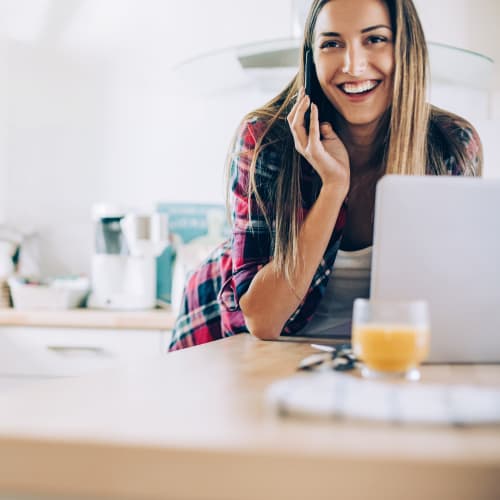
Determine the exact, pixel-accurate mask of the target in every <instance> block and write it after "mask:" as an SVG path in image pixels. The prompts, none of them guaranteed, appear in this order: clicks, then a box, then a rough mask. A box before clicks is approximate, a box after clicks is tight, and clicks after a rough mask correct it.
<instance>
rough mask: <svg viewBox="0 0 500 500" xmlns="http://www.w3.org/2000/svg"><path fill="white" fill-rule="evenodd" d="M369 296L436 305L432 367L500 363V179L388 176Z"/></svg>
mask: <svg viewBox="0 0 500 500" xmlns="http://www.w3.org/2000/svg"><path fill="white" fill-rule="evenodd" d="M370 293H371V297H373V298H377V299H389V300H397V299H425V300H427V301H428V302H429V305H430V315H431V349H430V356H429V360H428V361H429V362H500V179H480V178H471V177H445V176H440V177H436V176H422V177H418V176H399V175H388V176H385V177H383V178H382V179H381V180H380V181H379V183H378V184H377V188H376V201H375V223H374V248H373V257H372V273H371V288H370Z"/></svg>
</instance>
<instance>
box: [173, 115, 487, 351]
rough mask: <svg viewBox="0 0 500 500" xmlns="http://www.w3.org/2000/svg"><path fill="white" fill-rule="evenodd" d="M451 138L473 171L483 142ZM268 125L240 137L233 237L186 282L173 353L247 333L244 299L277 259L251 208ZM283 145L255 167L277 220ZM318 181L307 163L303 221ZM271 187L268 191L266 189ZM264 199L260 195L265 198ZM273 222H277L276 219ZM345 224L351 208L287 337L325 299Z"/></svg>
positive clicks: (246, 129) (467, 133)
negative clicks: (262, 136)
mask: <svg viewBox="0 0 500 500" xmlns="http://www.w3.org/2000/svg"><path fill="white" fill-rule="evenodd" d="M453 125H454V124H453V123H452V122H450V130H449V132H450V134H459V135H458V137H459V138H460V140H461V142H463V144H464V147H465V149H466V151H467V156H468V157H469V158H470V160H471V164H472V165H473V166H477V162H478V161H479V155H480V141H479V138H478V137H477V135H476V134H475V132H474V131H473V129H472V127H471V128H461V127H458V128H457V127H456V126H453ZM263 128H264V123H263V122H262V121H258V120H253V121H250V122H247V123H245V124H243V126H242V127H241V129H240V131H239V135H238V140H237V141H236V148H235V151H234V153H235V154H234V156H233V158H234V160H233V162H232V165H231V187H232V195H231V212H232V237H231V239H230V240H228V241H225V242H224V243H223V244H221V245H220V246H218V247H217V248H216V249H215V250H214V251H213V252H212V253H211V254H210V255H209V256H208V257H207V259H206V260H205V261H204V262H203V264H202V265H201V266H199V267H198V268H197V269H196V270H195V271H194V272H192V273H190V275H189V276H188V278H187V281H186V284H185V289H184V296H183V299H182V303H181V310H180V312H179V315H178V318H177V321H176V325H175V328H174V331H173V336H172V341H171V343H170V347H169V350H170V351H174V350H178V349H182V348H184V347H189V346H193V345H197V344H204V343H206V342H210V341H212V340H217V339H220V338H223V337H228V336H231V335H234V334H237V333H242V332H247V333H248V329H247V327H246V324H245V320H244V317H243V313H242V312H241V309H240V308H239V299H240V297H241V296H242V295H243V294H244V293H245V292H246V291H247V289H248V287H249V286H250V282H251V281H252V279H253V277H254V276H255V274H256V273H257V272H258V271H259V270H260V269H261V268H262V267H263V266H264V265H266V264H267V263H268V262H269V261H270V259H271V258H272V255H273V250H274V248H273V241H274V230H270V229H269V227H268V225H267V223H266V221H265V219H264V215H263V214H262V212H261V210H260V209H259V208H258V206H257V204H256V203H255V200H252V201H253V202H250V203H249V202H248V196H247V194H248V190H249V179H250V177H249V176H250V164H251V161H252V158H253V152H254V149H255V145H256V142H257V139H258V138H259V137H260V134H262V132H263ZM280 147H281V145H279V144H278V143H275V144H272V145H269V146H267V147H265V148H264V149H262V150H261V152H260V153H259V157H258V158H257V163H256V170H255V173H256V182H257V185H258V186H259V187H262V188H263V189H262V193H263V195H264V203H265V204H266V207H267V208H269V210H270V213H271V214H272V203H273V201H274V200H273V193H274V192H275V190H274V189H273V188H272V186H273V183H274V181H275V180H276V177H277V174H278V172H279V170H280V168H281V155H280ZM446 165H447V167H448V169H449V173H450V174H452V175H457V174H460V173H461V171H462V169H459V168H458V165H457V162H456V161H455V160H454V158H453V157H451V156H450V157H449V158H448V159H447V160H446ZM318 181H319V177H318V175H317V174H316V172H315V171H314V170H313V168H312V167H311V166H310V165H308V164H307V163H306V162H304V163H303V171H302V184H301V189H302V198H303V203H302V211H303V213H302V216H303V217H305V216H306V215H307V213H308V211H309V210H310V208H311V207H312V205H313V203H314V201H315V194H314V193H316V192H317V189H316V188H317V186H318ZM266 187H267V189H266ZM259 192H260V191H259ZM262 193H261V194H262ZM266 193H267V195H266ZM271 220H272V217H271ZM345 223H346V205H345V203H344V205H343V206H342V208H341V210H340V213H339V216H338V219H337V222H336V225H335V228H334V230H333V233H332V236H331V238H330V242H329V243H328V246H327V248H326V251H325V254H324V256H323V259H322V261H321V263H320V265H319V267H318V269H317V270H316V273H315V275H314V277H313V280H312V282H311V285H310V287H309V290H308V291H307V293H306V296H305V297H304V299H303V301H302V302H301V304H300V305H299V307H298V308H297V310H296V311H295V312H294V313H293V314H292V316H291V317H290V318H289V320H288V321H287V323H286V324H285V326H284V328H283V333H286V334H287V335H294V334H296V333H298V332H299V331H300V330H301V329H302V328H303V327H304V326H305V325H306V324H307V322H308V321H309V320H310V319H311V318H312V316H313V314H314V311H315V310H316V307H317V305H318V304H319V302H320V300H321V298H322V297H323V295H324V292H325V289H326V285H327V283H328V278H329V274H330V272H329V271H330V270H331V268H332V266H333V264H334V261H335V257H336V255H337V250H338V248H339V246H340V240H341V236H342V230H343V228H344V226H345Z"/></svg>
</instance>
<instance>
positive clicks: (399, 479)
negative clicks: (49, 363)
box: [0, 334, 500, 500]
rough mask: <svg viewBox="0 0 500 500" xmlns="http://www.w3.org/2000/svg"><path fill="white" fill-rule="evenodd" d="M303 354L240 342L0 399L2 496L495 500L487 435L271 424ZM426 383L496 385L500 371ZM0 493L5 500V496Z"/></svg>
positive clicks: (238, 338)
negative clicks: (277, 396)
mask: <svg viewBox="0 0 500 500" xmlns="http://www.w3.org/2000/svg"><path fill="white" fill-rule="evenodd" d="M313 352H315V351H314V350H313V349H312V348H311V347H310V346H309V345H308V344H299V343H290V342H263V341H259V340H256V339H254V338H253V337H251V336H250V335H243V334H242V335H235V336H234V337H230V338H226V339H222V340H219V341H216V342H210V343H209V344H205V345H202V346H198V347H193V348H190V349H184V350H182V351H179V352H174V353H171V354H169V355H168V356H165V357H163V358H157V359H151V360H148V362H147V363H141V364H139V365H136V366H134V367H132V366H130V365H124V366H121V367H118V368H116V369H114V370H107V371H103V372H101V373H99V374H95V375H92V376H89V377H81V378H77V379H59V380H45V381H40V382H38V383H37V384H33V385H30V386H27V387H25V388H24V390H16V391H4V392H3V393H0V405H1V407H2V412H1V414H0V447H1V449H2V453H1V454H0V495H2V494H3V495H5V498H12V497H14V496H16V498H17V495H19V496H22V497H23V498H24V496H32V495H37V496H38V495H39V496H44V497H45V496H46V497H53V496H58V497H59V496H60V497H61V498H135V499H138V500H140V499H144V500H155V499H158V500H160V499H161V500H168V499H172V500H174V499H177V500H180V499H185V500H188V499H191V500H194V499H198V500H204V499H206V500H213V499H218V500H254V499H284V498H286V499H289V500H298V499H303V498H313V499H315V500H323V499H324V500H327V499H331V498H337V497H338V498H346V499H347V498H349V499H352V500H354V499H367V498H384V499H385V500H399V499H401V498H404V499H405V500H417V499H421V498H432V499H451V498H453V499H454V500H465V499H467V500H469V499H474V500H482V499H484V500H490V499H491V500H493V499H498V498H500V480H499V477H500V433H499V429H498V426H476V427H459V426H458V427H457V426H432V425H429V426H425V425H421V426H418V425H391V424H390V423H387V424H382V423H378V424H377V423H373V422H357V421H355V420H351V419H337V420H334V419H332V420H327V419H326V420H324V419H318V420H315V419H299V418H292V417H288V418H285V417H282V416H280V415H278V414H277V413H276V412H275V411H271V409H270V408H269V407H268V406H267V405H266V398H265V395H266V390H267V388H268V387H269V384H270V383H272V382H274V381H276V380H278V379H281V378H282V377H287V376H289V375H292V374H294V373H295V372H296V367H297V364H298V362H299V360H301V359H302V358H303V357H304V356H307V355H309V354H312V353H313ZM422 376H423V381H425V382H447V381H453V382H456V383H463V382H467V383H474V384H478V385H488V386H494V387H498V386H499V384H500V365H449V366H447V365H441V366H439V365H430V366H424V367H423V375H422ZM7 493H8V494H9V496H8V497H7Z"/></svg>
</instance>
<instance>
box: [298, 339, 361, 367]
mask: <svg viewBox="0 0 500 500" xmlns="http://www.w3.org/2000/svg"><path fill="white" fill-rule="evenodd" d="M311 346H312V347H314V348H316V349H319V350H321V351H323V352H320V353H317V354H311V355H310V356H307V357H306V358H304V359H302V360H301V361H300V363H299V366H298V370H308V371H316V370H322V371H324V370H335V371H339V372H344V371H348V370H353V369H354V368H356V363H357V362H358V359H357V358H356V356H355V355H354V353H353V352H352V348H351V344H340V345H336V346H324V345H318V344H311Z"/></svg>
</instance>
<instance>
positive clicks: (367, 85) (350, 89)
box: [341, 80, 378, 94]
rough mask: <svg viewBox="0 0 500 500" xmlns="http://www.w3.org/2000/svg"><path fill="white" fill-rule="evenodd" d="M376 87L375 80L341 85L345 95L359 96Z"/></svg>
mask: <svg viewBox="0 0 500 500" xmlns="http://www.w3.org/2000/svg"><path fill="white" fill-rule="evenodd" d="M377 85H378V82H377V81H376V80H368V81H366V82H360V83H344V84H342V85H341V87H342V90H343V91H344V92H346V93H347V94H361V93H362V92H368V91H369V90H372V89H374V88H375V87H376V86H377Z"/></svg>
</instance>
